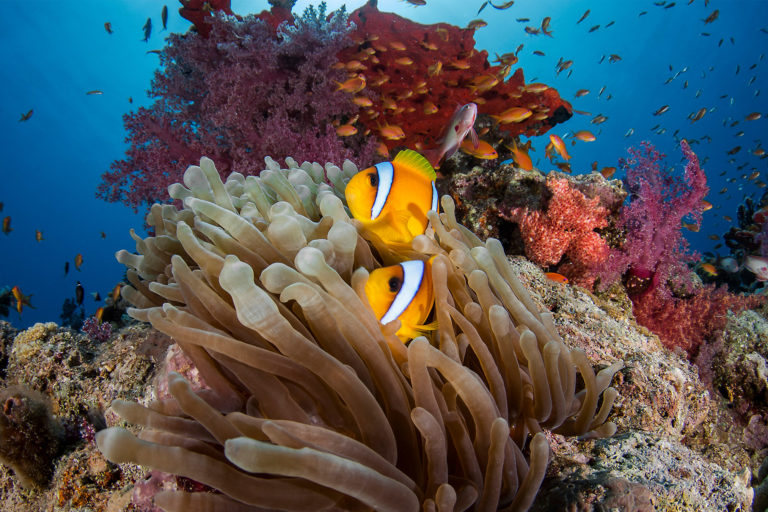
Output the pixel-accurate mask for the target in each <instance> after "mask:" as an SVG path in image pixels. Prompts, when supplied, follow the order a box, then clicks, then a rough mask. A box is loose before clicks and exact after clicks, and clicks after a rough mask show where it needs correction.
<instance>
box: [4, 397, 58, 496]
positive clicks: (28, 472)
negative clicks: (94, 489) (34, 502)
mask: <svg viewBox="0 0 768 512" xmlns="http://www.w3.org/2000/svg"><path fill="white" fill-rule="evenodd" d="M0 405H1V406H2V410H0V462H1V463H3V464H4V465H6V466H9V467H11V468H12V469H13V471H14V472H15V473H16V476H18V477H19V480H20V481H21V483H22V485H23V486H24V487H27V488H35V487H44V486H45V485H47V484H48V482H49V481H50V480H51V476H52V475H53V467H54V464H53V461H54V459H55V458H56V456H57V454H58V453H59V448H60V446H61V439H62V435H63V429H62V428H61V426H60V425H59V423H58V421H56V418H55V417H54V416H53V415H52V414H51V409H50V407H49V405H48V402H47V401H46V400H45V397H43V395H41V394H40V393H37V392H35V391H33V390H31V389H29V388H26V387H22V386H12V387H8V388H5V389H2V390H0Z"/></svg>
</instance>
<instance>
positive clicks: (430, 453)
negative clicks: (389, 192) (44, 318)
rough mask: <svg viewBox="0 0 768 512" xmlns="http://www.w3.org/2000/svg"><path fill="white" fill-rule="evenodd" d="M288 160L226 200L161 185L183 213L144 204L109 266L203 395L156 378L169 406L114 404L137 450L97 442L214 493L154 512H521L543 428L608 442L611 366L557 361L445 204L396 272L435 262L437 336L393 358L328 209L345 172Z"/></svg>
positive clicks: (505, 267)
mask: <svg viewBox="0 0 768 512" xmlns="http://www.w3.org/2000/svg"><path fill="white" fill-rule="evenodd" d="M286 162H287V165H288V169H281V168H280V166H279V165H278V164H277V163H275V162H274V161H273V160H272V159H270V158H267V159H266V163H267V169H266V170H264V171H262V172H261V174H260V176H259V177H255V176H249V177H247V178H244V177H243V176H242V175H241V174H238V173H232V174H231V175H230V176H229V178H228V179H227V181H226V183H222V181H221V179H220V177H219V174H218V172H217V170H216V168H215V166H214V164H213V162H212V161H211V160H210V159H208V158H203V159H202V160H201V162H200V166H199V167H198V166H192V167H189V168H188V169H187V171H186V172H185V174H184V185H181V184H175V185H172V186H171V187H169V192H170V195H171V196H172V197H173V198H174V199H177V200H179V201H180V202H182V203H183V209H181V210H178V209H177V208H176V207H175V206H171V205H158V204H156V205H154V206H153V207H152V209H151V211H150V214H149V216H148V218H147V220H148V223H149V224H150V225H151V226H152V227H153V228H154V233H155V236H150V237H148V238H145V239H142V238H140V237H138V236H137V235H136V234H135V233H132V236H133V237H134V239H135V241H136V249H137V252H138V254H132V253H129V252H127V251H120V252H119V253H118V254H117V257H118V260H119V261H121V262H122V263H124V264H125V265H127V266H128V267H130V268H129V270H128V272H127V276H128V279H129V281H130V282H131V284H132V286H126V287H124V288H123V297H124V298H125V299H127V300H128V301H130V302H131V303H132V304H134V305H135V306H136V307H135V308H133V309H130V310H129V313H130V314H131V315H132V316H133V317H134V318H137V319H140V320H143V321H148V322H151V323H152V325H153V326H154V327H155V328H157V329H158V330H159V331H162V332H164V333H166V334H168V335H170V336H171V337H172V338H173V339H174V340H175V341H176V342H177V343H178V344H179V345H180V346H181V348H182V349H183V350H184V351H185V353H186V354H187V356H188V357H189V358H190V359H191V360H192V361H193V362H194V363H195V365H196V366H197V367H198V370H199V371H200V374H201V375H202V377H203V378H204V380H205V382H206V384H207V386H208V388H207V389H203V390H200V391H194V390H193V389H192V388H191V387H190V385H189V384H188V383H187V382H186V381H185V380H184V379H183V378H181V377H180V376H178V375H176V374H171V376H170V377H169V383H168V384H169V390H170V393H171V394H172V396H173V398H172V399H168V400H160V401H157V402H154V403H151V404H150V405H149V406H148V407H144V406H141V405H139V404H136V403H132V402H126V401H116V402H113V404H112V408H113V409H114V410H115V411H116V412H117V413H118V414H119V415H120V416H121V417H122V418H123V419H125V420H126V421H128V422H130V423H134V424H138V425H141V426H142V427H144V429H143V430H142V432H141V433H140V434H139V438H136V437H134V435H133V434H131V433H130V432H129V431H128V430H126V429H124V428H121V427H111V428H108V429H106V430H103V431H101V432H99V433H98V434H97V436H96V440H97V443H98V446H99V448H100V449H101V450H102V452H103V453H104V454H105V456H106V457H107V458H108V459H110V460H112V461H114V462H135V463H138V464H141V465H144V466H148V467H151V468H154V469H156V470H160V471H165V472H169V473H173V474H176V475H181V476H185V477H187V478H191V479H193V480H196V481H198V482H200V483H202V484H205V485H207V486H210V487H211V488H213V489H215V490H217V491H218V492H217V493H210V492H197V493H190V492H181V491H180V492H163V493H160V494H158V495H157V496H156V498H155V501H156V504H158V505H159V506H161V507H162V508H164V509H165V510H168V511H172V510H190V509H198V510H234V509H235V508H233V507H236V509H237V510H263V509H264V508H268V509H279V510H320V509H326V508H334V509H336V510H339V509H342V510H360V509H369V508H372V509H376V510H392V511H408V510H413V511H416V510H420V509H424V510H436V511H447V510H465V509H467V508H470V507H472V508H473V509H475V510H496V509H498V508H503V509H505V510H527V509H528V507H529V506H530V504H531V503H532V501H533V499H534V497H535V495H536V493H537V491H538V489H539V486H540V484H541V481H542V479H543V478H544V474H545V470H546V466H547V460H548V455H549V446H548V443H547V438H546V437H545V435H544V433H543V432H542V430H543V429H549V430H551V431H553V432H557V433H561V434H564V435H578V436H583V437H594V436H604V435H611V434H612V433H613V432H614V431H615V425H613V423H611V422H606V419H607V417H608V414H609V412H610V409H611V406H612V404H613V401H614V399H615V398H616V396H617V392H616V390H615V389H614V388H611V387H609V385H610V381H611V379H612V377H613V375H614V374H615V372H616V371H618V369H619V368H620V367H621V364H620V363H616V364H614V365H612V366H610V367H608V368H605V369H603V370H601V371H600V372H598V373H597V374H595V373H594V371H593V369H592V367H591V366H590V364H589V361H588V360H587V358H586V356H585V354H584V353H583V352H582V351H580V350H578V349H571V348H569V347H567V346H566V344H565V343H564V342H563V341H562V340H561V338H560V337H559V335H558V333H557V331H556V330H555V327H554V324H553V322H552V315H551V314H550V313H549V312H540V311H539V310H538V309H537V308H536V306H535V305H534V304H533V302H532V300H531V298H530V296H529V295H528V292H527V291H526V290H525V288H524V287H523V285H522V284H521V283H520V281H519V280H518V279H517V278H516V277H515V276H514V275H513V274H512V272H511V270H510V267H509V263H508V261H507V260H506V257H505V255H504V252H503V250H502V247H501V244H500V243H499V242H498V241H497V240H495V239H489V240H488V241H486V242H485V243H483V242H482V241H481V240H480V239H478V238H477V237H476V236H475V235H473V234H472V233H471V232H470V231H469V230H468V229H466V228H465V227H464V226H461V225H459V224H458V223H457V222H456V220H455V216H454V204H453V202H452V200H451V199H450V198H449V197H447V196H446V197H443V199H442V208H443V213H441V214H439V215H438V214H436V213H434V212H430V214H429V218H430V223H431V228H430V229H429V230H428V232H427V233H426V234H424V235H420V236H418V237H416V239H415V240H414V241H413V251H412V254H409V255H408V256H409V257H411V258H414V257H418V258H420V259H424V260H426V259H427V258H429V257H432V256H434V259H433V263H432V280H433V287H434V295H435V311H434V315H435V319H436V321H437V323H438V328H437V330H436V331H435V334H434V336H433V338H434V339H432V340H427V339H426V338H424V337H419V338H416V339H414V340H412V341H411V342H410V343H409V344H408V345H404V344H403V343H402V342H401V341H400V340H399V339H398V338H397V337H396V336H395V335H394V333H395V332H396V330H397V328H398V327H399V320H395V321H394V322H391V323H389V324H387V325H384V326H381V325H380V324H379V323H378V322H377V320H376V318H375V317H374V315H373V312H372V311H371V310H370V308H369V306H368V305H367V303H366V300H367V299H366V297H365V293H364V286H365V283H366V280H367V277H368V275H369V272H370V271H371V270H373V269H374V268H377V267H379V266H380V265H381V262H379V261H378V259H377V255H376V250H374V249H372V247H371V245H370V244H369V242H368V241H366V240H365V238H364V237H363V235H362V234H361V233H359V232H358V226H357V225H356V224H355V223H354V221H352V220H351V219H350V217H349V215H348V213H347V210H346V209H345V206H344V199H343V198H344V187H345V184H346V182H347V181H348V180H349V179H350V178H351V177H352V176H353V175H354V174H356V173H357V168H356V166H355V165H354V164H352V163H351V162H349V161H346V162H344V165H343V166H342V167H341V168H339V167H337V166H335V165H332V164H327V165H326V166H325V169H323V167H322V166H320V165H319V164H317V163H314V164H310V163H308V162H305V163H303V164H302V165H301V166H299V165H298V164H297V163H296V162H295V161H294V160H293V159H291V158H288V159H287V160H286ZM328 183H330V184H331V185H328ZM390 256H391V255H390ZM577 382H578V383H579V384H580V386H579V387H581V383H583V389H580V390H577ZM601 397H602V401H601ZM529 434H533V437H532V438H530V437H529ZM524 452H527V453H529V457H528V460H526V458H525V456H524ZM253 473H256V474H258V476H256V475H254V474H253Z"/></svg>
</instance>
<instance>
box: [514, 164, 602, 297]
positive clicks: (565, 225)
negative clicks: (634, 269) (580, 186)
mask: <svg viewBox="0 0 768 512" xmlns="http://www.w3.org/2000/svg"><path fill="white" fill-rule="evenodd" d="M547 188H548V189H549V191H550V192H551V193H552V197H551V198H550V200H549V203H548V206H547V210H546V211H538V210H537V211H530V210H528V209H527V208H512V209H511V210H510V211H509V218H510V220H513V221H514V222H517V223H518V225H519V226H520V232H521V234H522V237H523V242H524V243H525V254H526V255H527V256H528V258H529V259H530V260H531V261H533V262H534V263H536V264H538V265H542V266H549V265H556V264H557V263H559V262H560V260H562V258H563V255H567V257H568V260H569V261H567V262H564V264H563V265H561V268H560V269H559V270H560V271H561V272H564V273H566V275H567V276H568V277H569V278H570V279H572V280H575V282H577V284H581V285H584V286H589V287H591V285H592V282H593V281H594V279H593V278H592V277H591V274H592V273H593V272H594V269H595V268H596V267H597V266H599V265H600V264H601V263H603V262H604V261H605V259H606V258H607V256H608V245H607V244H606V242H605V240H603V239H602V238H601V237H600V235H599V234H598V233H596V232H595V231H594V230H595V229H597V228H603V227H606V226H607V225H608V219H607V217H608V210H607V209H606V208H604V207H602V206H600V198H598V197H594V198H592V199H587V198H586V197H585V196H584V194H582V193H581V192H579V191H578V190H577V189H575V188H573V187H572V186H571V184H570V183H569V182H568V180H567V179H564V178H552V177H550V178H548V179H547Z"/></svg>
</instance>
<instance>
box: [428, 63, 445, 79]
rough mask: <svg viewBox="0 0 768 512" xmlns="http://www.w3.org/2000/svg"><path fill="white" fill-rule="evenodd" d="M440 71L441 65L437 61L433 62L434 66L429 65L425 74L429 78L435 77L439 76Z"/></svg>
mask: <svg viewBox="0 0 768 512" xmlns="http://www.w3.org/2000/svg"><path fill="white" fill-rule="evenodd" d="M442 69H443V63H442V62H441V61H439V60H438V61H437V62H435V63H434V64H431V65H430V66H429V67H428V68H427V74H428V75H429V76H437V75H439V74H440V71H442Z"/></svg>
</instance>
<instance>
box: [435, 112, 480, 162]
mask: <svg viewBox="0 0 768 512" xmlns="http://www.w3.org/2000/svg"><path fill="white" fill-rule="evenodd" d="M475 119H477V105H476V104H474V103H467V104H466V105H464V106H462V107H459V108H457V109H456V111H455V112H454V113H453V116H451V119H450V121H448V124H447V125H446V127H445V131H444V132H443V136H442V138H441V139H440V143H439V144H438V146H437V148H435V149H432V150H429V151H426V152H425V156H426V158H427V160H428V161H429V163H430V164H432V165H433V166H434V167H435V168H438V169H439V168H440V162H441V161H442V160H443V158H450V157H451V155H453V154H454V153H455V152H456V150H457V149H459V146H461V143H462V142H463V141H464V139H465V138H466V137H467V135H469V136H470V138H471V140H472V144H473V145H474V146H475V147H477V144H478V138H477V133H476V132H475V128H474V126H475Z"/></svg>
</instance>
